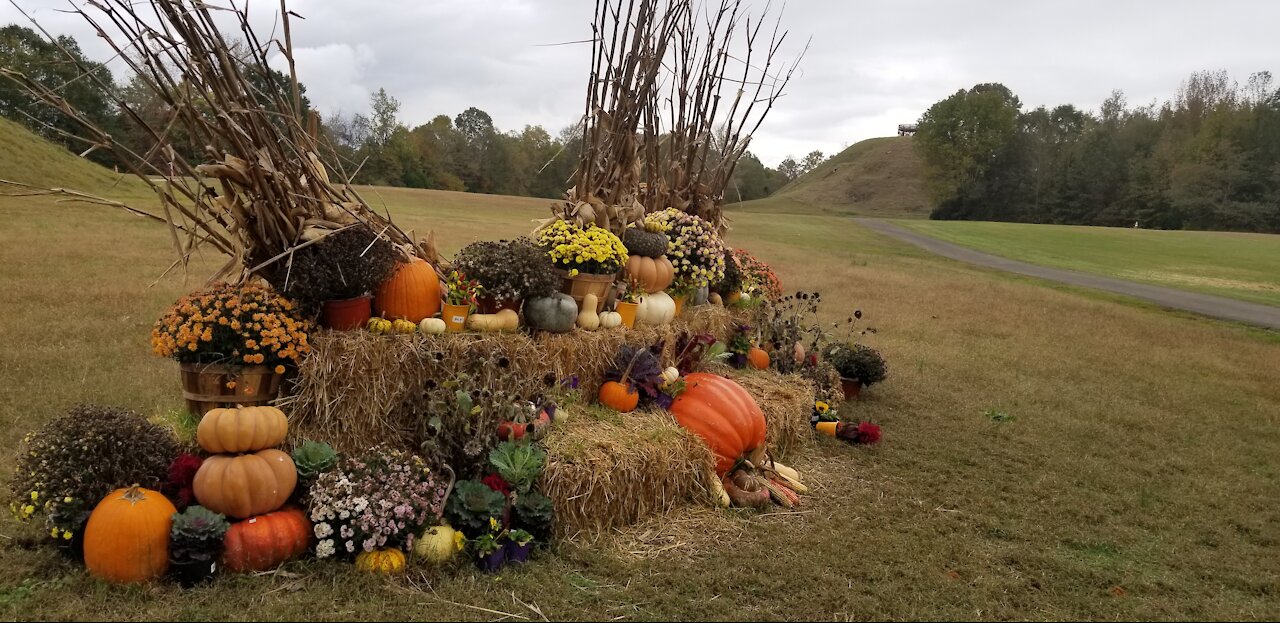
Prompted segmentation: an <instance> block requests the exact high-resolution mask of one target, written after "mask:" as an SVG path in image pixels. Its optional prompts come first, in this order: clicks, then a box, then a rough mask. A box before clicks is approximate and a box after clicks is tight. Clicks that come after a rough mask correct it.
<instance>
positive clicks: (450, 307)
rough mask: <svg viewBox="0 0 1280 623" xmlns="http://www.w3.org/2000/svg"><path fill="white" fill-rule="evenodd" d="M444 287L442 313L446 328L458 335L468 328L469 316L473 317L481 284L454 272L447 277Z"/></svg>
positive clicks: (461, 273)
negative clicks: (473, 308) (473, 309)
mask: <svg viewBox="0 0 1280 623" xmlns="http://www.w3.org/2000/svg"><path fill="white" fill-rule="evenodd" d="M444 286H445V294H444V310H443V311H441V312H440V313H441V315H443V316H444V325H445V327H446V328H447V329H448V330H449V331H451V332H455V333H456V332H458V331H461V330H463V329H465V328H466V326H467V316H470V315H471V308H472V307H474V306H475V304H476V297H477V296H479V294H480V284H479V283H478V282H476V281H475V280H474V279H468V278H467V275H466V274H465V273H463V272H461V271H457V270H453V271H449V274H448V275H446V276H445V280H444Z"/></svg>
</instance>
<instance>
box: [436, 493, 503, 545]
mask: <svg viewBox="0 0 1280 623" xmlns="http://www.w3.org/2000/svg"><path fill="white" fill-rule="evenodd" d="M506 505H507V498H506V496H504V495H503V494H502V493H501V492H499V491H496V490H494V489H492V488H490V487H489V486H488V485H486V484H485V483H483V482H481V481H479V480H460V481H458V484H457V485H456V486H455V487H454V491H453V494H452V495H450V496H449V500H448V502H447V503H446V504H445V511H444V515H445V518H446V519H448V520H449V525H451V526H453V527H454V528H456V529H458V530H461V531H462V533H463V534H483V533H484V532H485V531H487V530H489V527H490V520H495V521H496V520H497V519H500V518H501V517H502V516H503V514H504V511H505V508H506Z"/></svg>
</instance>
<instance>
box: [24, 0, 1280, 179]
mask: <svg viewBox="0 0 1280 623" xmlns="http://www.w3.org/2000/svg"><path fill="white" fill-rule="evenodd" d="M18 2H19V3H20V4H21V5H22V6H23V7H25V8H28V10H30V11H32V12H33V14H34V16H35V17H36V18H37V19H39V20H40V21H41V22H42V23H44V25H45V26H46V27H47V28H49V29H50V30H51V31H53V32H54V33H58V34H71V35H73V36H75V37H76V38H77V40H79V41H80V43H81V45H82V46H83V47H84V48H85V50H86V51H87V52H88V53H89V54H90V55H91V56H93V57H95V58H98V59H105V58H107V57H108V56H109V54H108V52H107V49H106V47H105V45H103V44H102V43H101V42H99V41H98V40H97V39H96V38H94V37H92V36H91V33H90V31H89V29H88V27H87V26H86V25H84V24H83V23H82V22H80V21H79V20H78V18H76V17H75V16H69V15H65V14H63V13H58V12H56V11H55V10H54V9H60V8H65V6H66V4H65V2H63V1H62V0H18ZM754 4H755V5H757V6H759V5H761V4H762V3H761V2H755V3H754ZM251 6H253V7H254V10H255V15H257V16H258V17H259V18H260V19H261V23H262V24H263V25H264V27H265V28H267V29H269V24H270V21H271V20H272V19H273V13H272V11H273V10H274V8H275V5H274V3H266V2H258V3H255V4H253V5H251ZM592 6H593V2H592V0H544V1H537V2H535V1H532V0H467V1H462V0H428V1H424V2H410V1H408V0H364V1H361V2H348V1H345V0H292V1H291V2H290V8H291V9H293V10H294V11H296V12H298V13H300V14H301V15H303V16H304V17H305V18H306V19H305V20H301V21H297V22H295V25H294V38H295V40H294V45H295V47H296V48H297V60H298V66H299V67H298V69H299V73H300V77H301V78H302V80H303V81H304V82H305V83H306V84H307V87H308V90H309V94H310V95H311V98H312V100H313V101H314V102H315V104H316V105H317V106H318V107H319V108H320V109H321V110H324V111H326V112H334V111H337V110H342V111H346V112H356V111H361V110H364V109H365V108H366V107H367V102H368V96H369V94H370V93H371V92H373V91H376V90H377V89H378V88H379V87H385V88H386V89H387V90H388V92H390V93H391V94H393V95H395V96H396V97H397V98H399V99H400V100H401V102H402V103H403V108H402V110H401V116H402V117H403V119H404V120H405V122H406V123H408V124H410V125H415V124H418V123H423V122H425V121H428V120H429V119H431V117H434V116H435V115H437V114H447V115H449V116H453V115H456V114H457V113H459V112H461V111H462V110H464V109H465V108H467V107H468V106H476V107H479V108H481V109H484V110H485V111H487V112H488V113H489V114H490V115H492V116H493V118H494V121H495V122H496V123H497V124H498V125H499V127H501V128H503V129H519V128H520V127H522V126H523V125H525V124H541V125H543V126H545V127H547V129H548V130H549V131H551V132H552V133H555V132H556V131H558V130H559V129H560V128H562V127H564V126H566V125H569V124H571V123H573V122H574V121H575V120H576V119H577V117H578V115H580V114H581V108H582V95H583V90H584V86H585V85H584V82H585V72H586V64H587V57H586V53H587V48H586V47H585V46H582V45H566V46H548V45H546V44H554V43H559V42H565V41H573V40H578V39H583V38H585V37H586V36H587V33H589V28H588V25H589V22H590V19H591V8H592ZM259 13H260V14H259ZM0 21H3V22H4V23H8V22H22V18H21V16H20V15H18V13H17V11H16V10H14V9H13V7H11V6H9V5H8V4H7V3H4V4H0ZM1277 23H1280V3H1275V2H1245V1H1236V0H1230V1H1216V2H1212V3H1208V2H1203V1H1199V0H1178V1H1168V2H1159V3H1147V2H1124V1H1117V0H1109V1H1099V0H1081V1H1077V2H1071V3H1062V2H1054V3H1050V2H1011V1H1010V2H1000V1H994V0H990V1H971V2H945V3H944V2H932V3H930V2H922V1H918V0H916V1H909V2H903V1H897V2H890V1H888V0H876V1H871V2H853V1H848V2H846V1H835V0H793V1H792V2H791V3H790V4H788V6H787V7H786V15H785V18H784V24H785V26H786V27H788V28H789V29H790V30H791V32H792V39H791V40H790V41H789V43H791V44H792V45H791V46H790V51H791V53H795V52H796V51H798V50H799V47H800V46H801V45H802V44H803V42H804V40H805V38H806V37H808V36H810V35H811V36H812V47H811V48H810V50H809V53H808V55H807V57H806V58H805V61H804V63H803V65H802V71H801V72H800V73H799V74H798V75H797V77H796V78H795V80H794V81H793V83H792V86H791V88H790V91H789V94H788V95H787V96H786V97H785V98H783V99H782V100H780V101H779V103H778V104H777V107H776V108H775V109H774V112H773V114H772V115H771V116H770V118H769V119H768V120H767V121H766V122H765V125H764V126H762V128H761V130H760V132H759V133H758V134H757V136H756V137H755V139H754V140H753V142H752V150H753V151H754V152H756V153H757V154H758V155H759V156H760V157H761V158H762V159H763V160H764V161H765V162H766V163H769V164H775V163H777V162H778V161H779V160H781V159H782V158H783V157H785V156H787V155H788V154H791V155H795V156H801V155H803V154H804V153H807V152H808V151H810V150H813V149H820V150H822V151H823V152H825V153H828V154H830V153H834V152H836V151H838V150H839V149H840V148H841V147H842V146H844V145H847V144H852V143H854V142H856V141H859V140H862V139H865V138H871V137H875V136H886V135H889V134H892V133H893V132H894V129H895V128H896V126H897V124H898V123H903V122H910V121H913V120H915V119H916V118H918V117H919V115H920V114H921V113H922V112H923V111H924V110H925V109H926V108H927V107H928V106H929V105H930V104H932V103H933V102H935V101H937V100H939V99H941V98H943V97H945V96H947V95H949V94H950V93H952V92H954V91H955V90H957V89H960V88H967V87H970V86H972V85H973V84H975V83H978V82H1003V83H1004V84H1005V85H1007V86H1008V87H1009V88H1011V89H1012V90H1013V91H1014V92H1015V93H1017V94H1018V95H1019V96H1020V97H1021V98H1022V101H1023V104H1024V105H1025V106H1027V107H1034V106H1037V105H1042V104H1043V105H1049V106H1052V105H1056V104H1060V103H1073V104H1076V105H1077V106H1080V107H1082V108H1086V109H1096V108H1097V106H1098V104H1100V103H1101V101H1102V100H1103V99H1104V98H1105V97H1106V96H1107V95H1108V94H1109V93H1110V92H1111V90H1112V89H1117V88H1118V89H1123V90H1125V92H1126V93H1127V95H1128V99H1129V101H1130V102H1131V103H1135V104H1142V103H1148V102H1151V101H1154V100H1159V101H1163V100H1164V99H1167V98H1169V97H1171V96H1172V95H1173V93H1174V91H1175V89H1176V88H1177V86H1178V84H1179V82H1181V81H1182V80H1183V79H1184V78H1186V76H1187V75H1188V74H1190V73H1191V72H1192V71H1195V70H1200V69H1226V70H1228V71H1229V72H1230V73H1231V74H1232V76H1233V77H1235V78H1236V79H1237V80H1239V81H1241V82H1243V81H1244V80H1245V79H1246V78H1247V77H1248V75H1249V74H1250V73H1252V72H1254V71H1261V70H1272V71H1276V72H1280V46H1276V45H1275V44H1274V33H1273V32H1271V31H1272V29H1273V28H1274V25H1275V24H1277ZM117 66H118V65H117Z"/></svg>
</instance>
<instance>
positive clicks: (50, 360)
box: [0, 192, 1280, 621]
mask: <svg viewBox="0 0 1280 623" xmlns="http://www.w3.org/2000/svg"><path fill="white" fill-rule="evenodd" d="M467 198H468V199H472V200H474V201H475V202H476V203H475V207H474V208H472V209H470V210H467V209H464V207H462V206H460V205H459V206H458V207H448V208H443V209H441V211H440V213H439V214H441V215H443V216H438V217H437V216H435V215H434V213H433V210H434V209H435V208H434V204H433V202H435V201H438V200H442V199H443V196H442V195H441V194H439V193H409V192H404V194H403V198H401V197H399V196H397V197H396V200H395V204H394V205H393V207H392V210H393V213H394V216H395V217H396V220H397V222H399V223H402V224H405V223H409V224H413V223H416V224H418V225H420V226H421V227H420V231H422V230H425V226H427V225H430V226H433V227H435V228H436V229H439V230H441V231H442V232H443V233H444V235H443V236H442V240H444V241H446V243H448V244H451V245H452V246H453V247H454V248H456V247H457V246H461V244H464V243H465V241H467V240H468V239H469V238H471V237H474V236H476V235H480V234H483V233H484V231H485V230H486V229H487V228H490V225H492V230H493V231H492V233H489V234H485V235H490V236H499V235H507V234H508V233H512V234H514V233H519V232H520V231H523V230H524V229H525V228H526V227H525V223H524V222H523V217H524V216H525V215H526V214H530V215H536V216H541V215H542V214H543V213H541V212H540V210H535V207H536V206H535V205H533V204H535V203H539V202H535V201H530V202H528V203H527V205H529V207H527V208H526V207H512V206H509V205H508V206H506V207H496V206H495V205H494V204H495V203H496V202H498V200H496V199H494V200H491V199H490V198H488V197H484V196H468V197H467ZM370 200H371V201H372V202H375V203H376V202H377V200H376V199H375V198H372V197H371V198H370ZM450 200H452V199H450ZM491 201H492V202H493V203H491ZM501 201H502V202H504V203H508V204H516V205H526V203H524V202H523V200H519V201H512V200H506V199H504V200H501ZM535 213H536V214H535ZM69 217H70V218H69ZM68 222H73V223H75V224H76V225H75V226H74V227H67V226H66V225H65V224H66V223H68ZM732 235H733V237H734V239H733V241H732V242H733V243H734V244H735V245H738V246H743V247H747V248H750V249H751V250H752V251H753V252H754V253H755V254H756V255H757V256H759V257H761V258H764V259H766V260H767V261H769V262H771V263H774V264H775V265H776V266H777V268H778V269H779V271H780V273H781V275H782V277H783V279H784V282H785V283H786V284H787V285H788V287H796V288H798V287H804V288H810V289H811V288H818V289H822V290H823V291H824V293H826V296H824V298H830V300H831V301H832V305H833V309H832V310H831V312H832V317H833V318H834V317H835V316H836V315H837V314H841V313H844V312H845V311H847V309H835V307H837V306H839V307H846V308H848V307H860V308H861V309H863V310H864V311H865V312H866V316H867V319H868V321H869V323H870V325H871V326H874V327H876V328H877V329H878V332H877V333H876V334H874V335H873V336H870V341H871V342H872V344H873V345H874V346H876V347H878V348H880V349H881V350H882V352H884V353H885V355H886V357H887V358H888V360H889V364H890V369H891V372H890V377H889V379H888V381H886V382H885V383H884V384H883V385H879V386H876V387H874V388H872V389H871V390H870V391H869V392H868V393H866V395H865V398H864V399H862V400H859V401H857V402H856V403H853V404H850V405H847V406H846V407H844V408H845V409H848V410H851V411H852V412H853V413H855V414H857V415H858V416H860V417H862V418H865V419H869V420H873V421H875V422H877V423H879V424H881V425H882V426H883V427H884V431H885V438H884V441H883V442H882V444H881V445H880V446H878V447H875V448H850V447H848V446H845V445H842V444H839V443H836V442H830V441H828V440H818V441H817V443H816V449H815V454H814V455H813V457H812V459H810V460H806V461H797V462H796V464H795V465H794V466H795V467H796V468H797V469H800V470H801V471H802V472H803V473H804V474H805V476H806V482H807V483H808V484H810V485H811V486H812V487H813V490H814V493H813V494H812V495H810V496H807V497H806V498H805V505H804V506H802V507H801V508H800V509H799V511H800V512H798V513H792V514H787V515H770V516H753V515H749V514H748V515H738V514H728V515H724V516H717V519H716V521H718V522H724V523H719V524H717V523H715V522H708V523H703V524H701V525H707V526H711V527H710V528H708V529H707V530H709V531H711V532H712V533H713V534H718V535H722V536H721V537H720V538H719V539H711V538H708V539H699V540H698V541H693V540H689V539H686V538H684V537H682V536H680V534H681V533H682V532H683V533H684V534H686V535H688V534H692V533H696V532H697V531H698V529H693V528H684V529H681V528H680V527H679V525H676V526H673V527H672V528H671V529H670V531H669V532H654V533H652V535H650V536H647V537H645V536H643V535H644V533H643V531H642V532H641V533H639V535H640V536H635V537H630V538H631V539H632V545H631V546H629V550H635V551H644V550H646V549H647V550H650V551H652V550H654V549H660V548H662V547H665V546H666V545H670V544H677V546H676V547H673V548H669V549H668V550H667V551H666V552H658V553H655V554H652V555H648V554H645V555H641V554H636V555H631V554H626V553H619V552H622V551H623V550H624V548H623V545H621V544H618V543H615V542H604V541H601V542H591V541H583V542H580V543H579V542H566V543H563V544H561V545H558V546H557V547H556V549H555V551H554V552H553V553H551V554H547V555H544V556H542V557H541V558H540V559H539V560H538V561H536V562H534V563H533V564H531V565H529V566H528V567H527V568H526V569H524V570H517V571H512V572H510V573H504V574H503V575H502V577H501V578H500V579H494V578H488V577H484V576H480V575H478V574H473V573H471V572H468V571H466V570H465V569H464V570H463V571H461V572H460V573H449V574H444V573H434V572H429V577H428V578H427V580H426V581H425V582H424V581H415V583H413V584H409V583H408V582H399V581H383V580H379V579H375V578H370V577H366V576H362V575H359V574H353V573H351V572H350V571H349V569H350V567H349V566H346V565H341V564H321V563H305V564H304V563H294V564H290V565H287V566H286V567H285V569H284V571H285V573H280V574H276V575H274V576H264V577H224V578H220V579H219V580H218V581H217V582H216V583H215V584H214V585H213V586H211V587H208V588H204V589H200V590H194V591H182V590H180V589H177V588H175V587H172V586H157V587H145V588H133V589H120V588H113V587H108V586H105V585H102V584H99V583H97V582H94V581H92V580H90V579H88V578H87V577H86V576H85V574H84V572H83V570H82V569H81V568H80V567H79V566H77V565H73V564H69V563H66V562H63V561H62V560H61V559H60V558H59V557H58V556H57V554H55V553H53V552H51V551H49V550H46V549H38V550H29V549H24V548H22V547H20V546H18V545H17V542H18V541H17V540H15V539H16V537H21V536H25V535H32V534H33V533H34V529H33V528H28V527H23V526H20V525H18V524H16V523H14V522H12V521H11V520H8V519H4V520H3V521H0V535H3V537H0V613H2V614H0V616H3V617H4V618H13V619H33V618H41V619H65V618H87V617H102V618H107V619H161V618H166V619H172V618H178V619H211V618H217V619H222V618H228V617H246V616H247V617H252V618H261V619H277V620H308V621H313V620H327V619H339V618H393V617H395V618H401V617H407V618H413V619H424V618H441V619H443V618H452V617H457V618H461V619H470V620H477V619H480V620H489V619H498V618H502V616H503V615H501V614H493V613H492V612H485V611H481V610H476V608H486V609H489V610H496V611H502V612H510V613H515V614H519V615H520V616H523V617H527V618H529V619H540V617H539V616H538V615H537V614H535V613H534V611H533V610H532V609H531V608H529V607H526V606H523V605H521V603H524V604H529V605H531V606H536V607H537V609H538V610H539V611H540V612H542V613H544V614H546V616H547V617H549V618H567V619H583V618H596V619H599V618H610V619H612V618H615V617H621V618H626V619H658V618H677V619H747V618H751V619H783V618H786V619H799V618H807V619H814V620H830V619H871V618H876V619H879V618H894V619H922V618H926V619H1065V618H1072V619H1075V618H1084V619H1218V618H1226V619H1268V618H1276V617H1278V616H1280V558H1277V556H1276V555H1275V552H1276V547H1277V544H1280V515H1278V514H1277V512H1278V511H1277V510H1276V505H1275V497H1276V496H1275V492H1276V491H1277V490H1280V459H1278V458H1277V457H1280V384H1277V383H1276V376H1275V370H1277V369H1280V339H1277V338H1276V337H1275V335H1274V334H1267V333H1262V332H1258V331H1252V330H1247V329H1242V328H1240V327H1237V326H1234V325H1229V324H1225V323H1218V322H1212V321H1206V320H1203V319H1198V318H1190V317H1187V316H1183V315H1178V314H1169V313H1165V312H1161V311H1158V310H1152V309H1149V308H1146V307H1143V306H1138V305H1133V304H1119V303H1117V302H1116V300H1115V299H1113V298H1111V297H1100V296H1093V295H1087V296H1082V295H1080V293H1078V292H1075V291H1070V290H1063V289H1055V288H1049V287H1044V286H1043V285H1042V284H1039V283H1035V282H1031V281H1029V280H1025V279H1014V278H1009V277H1005V276H1001V275H994V274H992V273H989V272H985V271H981V270H976V269H971V268H968V267H965V266H961V265H958V264H954V263H951V262H946V261H941V260H936V259H933V258H929V257H925V256H924V255H923V254H922V253H920V252H918V251H916V250H914V249H912V248H909V247H906V246H904V245H901V244H899V243H896V242H893V241H891V240H888V239H885V238H881V237H878V236H876V235H874V234H871V233H869V232H866V231H864V230H861V229H858V228H857V227H856V226H853V225H851V224H849V223H848V222H847V221H844V220H838V219H834V218H828V217H818V216H804V215H789V216H787V217H785V218H779V217H776V216H772V215H768V214H740V215H738V216H737V217H736V219H735V231H734V232H733V234H732ZM165 245H166V234H165V232H164V231H163V230H162V229H160V228H155V227H153V226H151V225H148V224H145V223H143V222H141V221H140V220H137V219H129V218H127V217H126V216H124V215H121V214H117V213H115V212H108V211H103V210H102V209H94V208H84V207H74V206H57V205H53V204H52V203H50V202H48V201H47V200H27V201H15V200H3V199H0V290H3V291H4V293H5V294H6V297H7V298H6V299H5V302H4V303H0V336H3V339H0V376H2V377H3V379H4V381H5V382H3V383H0V424H3V426H2V427H0V447H3V448H5V449H8V452H6V453H5V455H4V457H3V459H0V468H4V469H8V468H10V467H11V466H12V457H11V452H12V450H13V449H14V448H16V446H17V441H18V439H19V438H20V436H21V435H22V434H23V433H24V432H25V431H27V430H30V429H32V428H34V427H35V426H36V425H38V424H39V423H40V422H43V421H45V420H46V419H48V418H49V417H51V416H52V415H54V414H56V413H58V412H59V411H61V410H63V409H65V408H66V407H67V406H69V405H70V404H72V403H74V402H78V401H82V400H92V401H97V402H105V403H111V404H119V405H122V406H129V407H133V408H136V409H140V410H142V411H144V412H150V413H163V412H165V411H168V410H170V409H173V408H176V407H178V406H179V405H180V393H179V391H178V384H177V374H176V367H175V366H174V365H173V364H172V363H171V362H167V361H163V360H158V359H154V358H152V357H150V356H149V353H148V351H147V345H146V337H145V336H146V332H147V330H148V328H149V327H150V324H151V322H152V321H153V319H154V318H155V317H156V316H157V315H158V314H159V313H160V311H161V310H162V309H163V308H164V307H165V306H166V305H167V304H168V303H169V302H170V301H171V300H172V299H173V297H175V296H176V295H177V294H178V293H179V292H181V291H183V290H185V289H188V288H192V287H195V286H197V285H199V284H198V283H190V284H186V285H184V284H182V282H181V280H180V279H177V278H169V279H166V280H163V281H162V282H161V283H160V284H159V285H157V286H156V287H155V288H151V289H148V287H147V285H148V284H149V283H151V281H152V280H154V277H155V275H156V274H157V273H158V272H159V271H160V270H161V269H162V267H163V266H166V265H168V262H169V261H171V258H170V256H169V252H168V251H167V247H166V246H165ZM213 259H214V258H210V263H212V260H213ZM195 274H205V273H202V272H199V271H198V272H197V273H195ZM990 409H996V410H1000V411H1003V412H1005V413H1007V414H1009V415H1010V416H1013V417H1014V419H1013V421H1007V422H1004V423H997V422H995V421H993V420H991V419H990V418H988V417H986V416H985V415H984V413H985V412H986V411H987V410H990ZM654 521H655V524H653V525H658V526H660V525H662V524H663V522H664V521H665V522H667V523H673V524H678V522H681V521H684V520H683V519H681V514H680V513H677V514H675V515H672V516H670V518H668V519H665V520H654ZM732 526H737V528H740V529H737V528H732ZM664 535H666V536H664ZM611 538H612V537H611ZM616 538H619V539H626V538H628V537H625V536H619V537H616ZM682 542H683V543H684V544H685V545H679V544H680V543H682ZM637 543H638V545H637ZM646 544H647V545H646ZM685 550H688V551H691V552H694V553H695V554H696V555H692V556H686V555H685ZM517 600H519V601H517ZM317 604H323V605H322V606H321V607H317Z"/></svg>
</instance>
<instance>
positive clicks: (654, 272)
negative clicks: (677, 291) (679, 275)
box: [626, 255, 676, 292]
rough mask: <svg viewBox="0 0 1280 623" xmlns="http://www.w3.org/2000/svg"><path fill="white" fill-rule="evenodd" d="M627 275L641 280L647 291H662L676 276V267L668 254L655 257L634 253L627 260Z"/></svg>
mask: <svg viewBox="0 0 1280 623" xmlns="http://www.w3.org/2000/svg"><path fill="white" fill-rule="evenodd" d="M626 271H627V276H628V277H629V278H631V279H635V280H636V281H639V282H640V287H641V288H644V291H645V292H661V291H663V290H666V289H667V286H669V285H671V282H672V281H674V280H675V278H676V269H675V267H674V266H672V265H671V260H669V259H667V256H665V255H664V256H662V257H659V258H658V259H656V260H655V259H653V258H651V257H642V256H639V255H632V256H631V257H630V259H628V260H627V266H626Z"/></svg>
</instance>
